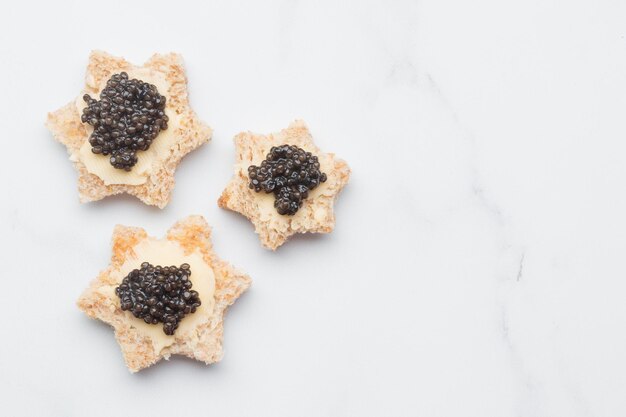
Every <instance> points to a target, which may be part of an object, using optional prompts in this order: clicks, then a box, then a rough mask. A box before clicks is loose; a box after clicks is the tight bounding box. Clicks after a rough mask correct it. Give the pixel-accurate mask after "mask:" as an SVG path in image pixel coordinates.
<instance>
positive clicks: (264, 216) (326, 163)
mask: <svg viewBox="0 0 626 417" xmlns="http://www.w3.org/2000/svg"><path fill="white" fill-rule="evenodd" d="M279 144H282V143H279ZM279 144H276V143H273V141H272V143H268V144H267V146H266V147H265V148H264V149H263V151H262V152H261V153H260V155H259V156H256V155H255V157H254V158H253V160H252V161H243V162H240V163H239V164H238V167H237V169H238V170H239V171H240V173H241V174H242V175H243V176H244V177H245V178H246V181H248V167H249V166H250V165H260V164H261V162H262V161H263V159H265V155H267V153H268V152H269V151H270V148H271V147H272V146H277V145H279ZM297 146H299V147H300V148H302V149H304V150H305V151H308V152H311V153H312V154H313V155H317V156H318V158H319V163H320V170H321V171H322V172H325V173H326V175H328V179H329V180H328V181H326V182H323V183H320V185H319V186H317V187H316V188H315V189H314V190H312V191H310V192H309V196H308V198H307V199H306V200H304V205H303V206H302V208H300V210H298V212H297V213H296V214H294V215H293V216H283V215H280V214H278V212H277V211H276V208H275V207H274V200H275V199H274V194H271V193H270V194H267V193H265V192H259V193H254V194H255V196H254V197H255V199H256V202H257V207H258V210H259V217H260V219H261V220H262V221H267V222H269V223H270V225H272V226H274V227H276V226H279V225H283V227H282V228H284V227H285V226H286V225H288V224H291V225H292V227H294V228H297V227H298V225H299V224H300V222H301V221H302V220H303V218H305V217H306V216H307V215H309V208H308V205H307V201H313V200H314V199H315V198H317V197H318V196H320V195H331V192H330V191H329V189H328V188H329V183H330V182H331V175H332V171H333V160H332V157H330V156H329V155H326V154H323V153H320V152H319V151H317V150H315V149H314V147H312V146H310V145H308V144H298V145H297ZM324 214H325V212H324V211H323V210H320V209H318V210H316V211H315V212H314V213H313V217H314V218H315V219H316V220H317V221H322V220H323V217H324Z"/></svg>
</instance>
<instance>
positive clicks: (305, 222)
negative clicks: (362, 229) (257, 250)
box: [217, 120, 351, 250]
mask: <svg viewBox="0 0 626 417" xmlns="http://www.w3.org/2000/svg"><path fill="white" fill-rule="evenodd" d="M234 142H235V147H236V167H237V165H239V164H243V165H246V166H248V165H250V164H251V163H252V161H254V160H257V161H258V160H262V159H264V157H265V153H266V152H267V150H269V148H270V147H271V146H277V145H281V144H284V143H289V144H291V145H296V146H299V147H301V148H304V149H306V150H309V151H311V152H313V153H314V154H316V155H318V156H319V157H320V159H321V158H327V161H328V164H329V166H330V170H329V171H328V172H326V174H327V176H328V180H327V182H326V184H325V187H326V188H325V192H324V193H323V194H319V195H317V196H316V197H315V198H312V199H307V200H305V202H304V204H303V206H302V208H301V209H300V210H299V212H298V213H297V214H296V216H294V217H293V218H286V217H283V218H282V219H286V220H284V221H280V222H275V221H271V220H269V221H268V220H267V219H262V216H261V212H260V210H259V207H258V204H257V199H256V196H255V194H256V193H255V192H254V191H253V190H251V189H250V188H249V187H248V178H247V176H246V174H245V173H244V172H243V171H242V170H239V169H236V170H235V176H234V177H233V179H232V180H231V181H230V182H229V183H228V185H227V186H226V188H225V189H224V191H223V192H222V195H221V196H220V197H219V199H218V202H217V203H218V206H219V207H221V208H226V209H229V210H232V211H235V212H238V213H240V214H242V215H244V216H245V217H247V218H248V219H249V220H250V221H251V222H252V223H253V224H254V227H255V231H256V233H257V234H258V235H259V238H260V240H261V244H262V245H263V246H265V247H266V248H269V249H271V250H276V249H277V248H278V247H279V246H281V245H282V244H283V243H285V242H286V241H287V240H288V239H289V237H291V236H292V235H294V234H296V233H329V232H331V231H332V230H333V229H334V227H335V215H334V210H333V205H334V202H335V200H336V198H337V196H338V195H339V193H340V192H341V190H342V189H343V187H344V186H345V185H346V184H347V183H348V181H349V179H350V173H351V171H350V167H349V166H348V164H347V163H346V162H345V161H343V160H341V159H338V158H336V157H335V155H334V154H332V153H324V152H322V151H321V150H320V149H319V148H318V147H317V146H316V145H315V143H314V142H313V138H312V136H311V134H310V132H309V130H308V128H307V126H306V124H305V123H304V122H303V121H302V120H296V121H294V122H293V123H291V124H290V125H289V127H287V128H286V129H283V130H281V131H280V132H278V133H274V134H269V135H259V134H254V133H251V132H243V133H240V134H238V135H237V136H235V138H234ZM273 215H274V216H275V219H277V218H280V215H279V214H278V213H274V214H273Z"/></svg>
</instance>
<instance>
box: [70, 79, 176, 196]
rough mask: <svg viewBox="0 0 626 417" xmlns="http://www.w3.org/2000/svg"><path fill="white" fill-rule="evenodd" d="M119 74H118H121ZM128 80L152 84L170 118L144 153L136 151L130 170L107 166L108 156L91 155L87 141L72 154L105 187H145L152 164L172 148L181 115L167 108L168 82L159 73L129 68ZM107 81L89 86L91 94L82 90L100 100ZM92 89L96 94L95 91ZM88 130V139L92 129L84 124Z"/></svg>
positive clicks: (79, 105) (79, 103) (81, 106)
mask: <svg viewBox="0 0 626 417" xmlns="http://www.w3.org/2000/svg"><path fill="white" fill-rule="evenodd" d="M120 72H121V71H120ZM125 72H126V73H128V77H129V78H137V79H140V80H142V81H144V82H146V83H150V84H154V85H155V86H156V87H157V89H158V90H159V93H160V94H162V95H164V96H165V97H166V105H165V114H166V115H167V117H168V118H169V122H168V128H167V129H166V130H163V131H161V132H159V134H158V136H157V137H156V139H155V140H154V141H153V142H152V144H151V145H150V148H149V149H148V150H146V151H139V152H137V158H138V162H137V164H136V165H135V166H134V167H133V168H132V170H130V171H124V170H123V169H117V168H114V167H113V166H112V165H111V164H110V163H109V158H110V155H98V154H95V153H93V152H91V144H90V143H89V140H88V139H86V140H85V142H84V143H83V145H82V146H81V147H80V150H79V151H78V155H73V156H72V157H71V159H72V160H76V159H78V160H80V161H81V162H82V163H83V164H85V167H86V168H87V171H89V172H90V173H91V174H94V175H97V176H98V177H99V178H100V179H101V180H102V181H103V182H104V183H105V184H106V185H112V184H125V185H141V184H145V183H146V182H147V181H148V178H149V177H150V174H151V173H152V170H153V169H154V166H155V165H156V164H155V163H157V162H160V161H162V160H164V159H166V158H167V157H168V156H169V154H170V152H171V149H172V147H173V146H174V145H175V142H176V138H175V131H176V130H177V129H178V127H179V126H180V116H179V115H178V114H177V113H176V112H175V111H174V109H172V108H171V107H170V105H171V102H170V99H169V96H168V93H169V87H170V85H169V83H168V82H167V80H166V79H165V75H164V74H163V73H161V72H158V71H155V70H153V69H150V68H135V67H132V68H129V69H127V70H126V71H125ZM107 81H108V80H106V79H105V80H102V83H101V85H99V86H92V87H93V88H92V89H90V90H91V91H85V92H83V94H84V93H87V94H89V95H90V96H91V97H92V98H94V99H99V97H100V92H101V91H102V89H104V87H105V86H106V82H107ZM94 90H95V91H94ZM83 94H81V95H80V97H78V99H77V100H76V108H77V110H78V114H79V115H81V114H82V113H83V109H84V108H85V107H87V103H85V101H84V100H83ZM83 125H84V126H85V129H86V130H87V135H88V136H87V137H89V136H90V135H91V133H92V132H93V127H92V126H90V125H89V124H87V123H85V124H83Z"/></svg>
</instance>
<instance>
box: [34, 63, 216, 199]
mask: <svg viewBox="0 0 626 417" xmlns="http://www.w3.org/2000/svg"><path fill="white" fill-rule="evenodd" d="M130 68H133V65H132V64H131V63H129V62H128V61H126V60H125V59H124V58H118V57H114V56H112V55H109V54H107V53H106V52H102V51H94V52H92V53H91V55H90V56H89V64H88V66H87V74H86V76H85V84H86V87H85V91H87V92H91V93H95V92H97V86H99V85H101V84H102V82H103V81H104V80H107V79H109V78H110V77H111V75H113V74H115V73H118V72H120V71H128V70H129V69H130ZM143 68H150V69H153V70H155V71H158V72H161V73H162V74H164V76H165V79H166V80H167V82H168V84H169V86H170V88H169V91H167V92H161V94H164V95H165V96H166V97H167V103H168V104H167V106H168V107H169V108H171V109H172V110H173V111H175V112H176V113H177V114H179V115H180V116H181V117H180V126H178V128H177V129H176V132H175V135H176V141H175V143H174V144H173V146H172V148H171V149H170V155H169V156H168V158H166V159H165V160H163V161H161V163H160V164H159V165H158V166H153V168H152V171H151V173H150V176H149V178H148V180H147V182H146V183H144V184H140V185H125V184H111V185H106V184H105V183H104V182H103V181H102V180H101V179H100V178H99V177H98V176H97V175H94V174H91V173H89V172H88V171H87V168H86V167H85V164H83V163H82V162H81V161H80V159H79V158H77V157H75V156H76V155H77V154H78V151H79V150H80V147H81V146H82V145H83V143H84V142H85V141H87V140H88V139H89V137H88V136H89V135H88V133H87V130H86V129H85V126H84V125H83V123H81V120H80V114H79V113H78V109H77V108H76V105H75V100H74V101H72V102H71V103H69V104H67V105H66V106H64V107H62V108H60V109H59V110H57V111H55V112H53V113H49V114H48V119H47V122H46V127H47V128H48V129H49V130H50V131H51V132H52V134H53V136H54V138H55V139H56V140H57V141H59V142H61V143H62V144H64V145H65V146H66V147H67V151H68V153H69V154H70V155H71V156H72V158H71V159H72V160H74V165H75V166H76V169H77V170H78V174H79V177H78V191H79V195H80V201H81V202H82V203H85V202H89V201H96V200H100V199H102V198H104V197H107V196H110V195H115V194H121V193H127V194H130V195H133V196H135V197H137V198H138V199H140V200H141V201H143V202H144V203H146V204H150V205H154V206H157V207H159V208H163V207H165V206H166V205H167V203H168V202H169V199H170V195H171V193H172V190H173V188H174V171H175V170H176V166H177V165H178V163H179V162H180V160H181V159H182V158H183V156H185V155H186V154H187V153H189V152H191V151H192V150H194V149H196V148H197V147H199V146H200V145H202V144H203V143H206V142H208V141H209V140H210V138H211V134H212V130H211V128H210V127H209V126H207V125H206V124H204V123H202V122H201V121H200V120H199V119H198V117H197V116H196V114H195V112H194V111H193V110H192V109H191V107H190V106H189V99H188V94H187V78H186V76H185V70H184V67H183V61H182V57H181V56H180V55H178V54H175V53H169V54H165V55H160V54H155V55H153V56H152V57H151V58H150V59H149V60H148V61H147V62H146V63H145V64H144V65H143ZM157 140H158V138H157Z"/></svg>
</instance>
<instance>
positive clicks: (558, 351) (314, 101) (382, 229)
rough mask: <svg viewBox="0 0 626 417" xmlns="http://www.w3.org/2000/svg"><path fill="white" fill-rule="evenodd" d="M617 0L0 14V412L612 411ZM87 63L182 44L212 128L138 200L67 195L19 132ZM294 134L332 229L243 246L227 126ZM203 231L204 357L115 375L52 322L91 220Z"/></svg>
mask: <svg viewBox="0 0 626 417" xmlns="http://www.w3.org/2000/svg"><path fill="white" fill-rule="evenodd" d="M625 35H626V3H625V2H624V1H621V0H587V1H583V0H569V1H546V0H525V1H502V0H475V1H465V0H456V1H453V0H447V1H446V0H423V1H380V2H371V1H354V2H341V1H335V0H329V1H324V2H305V1H281V2H253V1H249V2H243V1H204V2H194V3H191V2H186V1H180V0H178V1H170V2H165V1H154V0H151V1H142V2H132V4H131V2H130V1H106V2H102V1H101V2H93V3H88V2H83V1H54V2H52V1H51V2H41V3H37V4H35V3H32V4H31V3H28V2H20V1H13V2H8V3H7V2H5V4H4V5H3V6H2V8H1V10H0V56H1V61H0V126H1V129H2V130H1V132H2V139H1V144H2V148H1V153H0V155H1V156H0V181H1V182H0V186H1V190H2V197H0V198H1V204H0V249H1V252H0V253H1V254H2V255H1V256H2V257H1V261H2V264H1V265H2V266H1V268H0V338H1V343H0V415H1V416H76V417H83V416H115V415H143V416H155V417H156V416H165V415H184V414H187V415H198V416H224V417H226V416H255V417H261V416H272V417H275V416H481V417H483V416H498V417H501V416H502V417H508V416H511V417H514V416H517V417H519V416H524V417H527V416H567V417H577V416H623V415H626V395H624V387H625V386H626V385H625V384H626V358H625V355H626V302H625V301H626V294H625V290H626V284H625V280H626V276H625V273H624V259H625V251H626V217H625V215H626V193H625V187H624V182H625V180H626V165H625V164H624V162H625V158H626V145H625V143H626V122H625V118H624V112H625V111H626V81H625V79H626V37H625ZM91 49H103V50H106V51H108V52H110V53H112V54H115V55H121V56H124V57H126V58H127V59H129V60H130V61H132V62H134V63H137V64H140V63H142V62H143V61H144V60H146V59H148V58H149V56H150V55H151V54H152V53H154V52H168V51H177V52H180V53H182V55H183V57H184V59H185V63H186V67H187V72H188V77H189V87H190V94H191V103H192V106H193V107H194V109H195V110H196V111H197V112H198V114H199V115H200V117H201V118H202V119H203V120H204V121H206V122H207V123H209V124H210V125H211V126H212V127H213V128H214V129H215V133H214V136H213V140H212V141H211V142H210V143H209V144H208V145H205V146H203V147H202V148H201V149H199V150H197V151H196V152H194V153H192V154H190V155H189V156H188V157H187V158H186V159H185V160H184V161H183V162H182V163H181V165H180V166H179V169H178V171H177V174H176V181H177V186H176V189H175V191H174V194H173V197H172V201H171V203H170V205H169V206H168V207H167V208H166V209H165V210H163V211H161V210H158V209H155V208H151V207H147V206H145V205H143V204H141V203H140V202H139V201H138V200H135V199H133V198H130V197H116V198H108V199H106V200H104V201H101V202H98V203H92V204H86V205H81V204H79V203H78V194H77V190H76V179H77V175H76V172H75V170H74V168H73V167H72V164H71V163H70V162H69V161H68V159H67V154H66V151H65V149H64V147H63V146H61V145H59V144H58V143H56V142H54V141H53V139H52V137H51V135H50V134H49V133H48V132H47V131H46V130H45V128H44V126H43V124H44V121H45V118H46V113H47V112H48V111H52V110H55V109H57V108H59V107H61V106H62V105H64V104H66V103H67V102H69V101H70V100H72V99H73V98H75V97H76V95H77V94H78V93H79V91H80V89H81V87H82V85H83V77H84V71H85V66H86V63H87V57H88V54H89V52H90V50H91ZM295 118H302V119H304V120H305V121H306V122H307V123H308V124H309V126H310V128H311V130H312V133H313V135H314V137H315V139H316V141H317V143H318V145H319V146H320V147H322V149H324V150H325V151H330V152H335V153H337V155H338V156H340V157H342V158H344V159H346V160H347V161H348V162H349V163H350V165H351V167H352V169H353V176H352V179H351V182H350V184H349V185H348V186H347V187H346V189H345V190H344V192H343V193H342V194H341V195H340V197H339V200H338V203H337V205H336V215H337V227H336V230H335V232H334V233H332V234H330V235H324V236H309V237H301V238H295V239H293V240H292V241H290V242H288V243H287V244H286V245H284V246H283V247H281V248H280V249H279V250H278V251H277V252H276V253H272V252H270V251H267V250H265V249H263V248H261V246H260V244H259V241H258V239H257V237H256V235H255V234H254V232H253V228H252V226H251V224H250V223H249V222H247V221H246V220H245V219H244V218H243V217H241V216H239V215H236V214H234V213H230V212H226V211H223V210H221V209H219V208H218V207H217V206H216V200H217V198H218V196H219V194H220V192H221V190H222V188H223V187H224V186H225V185H226V183H227V181H228V179H229V178H230V176H231V175H232V164H233V162H234V147H233V145H232V137H233V136H234V135H235V134H236V133H238V132H240V131H242V130H251V131H254V132H259V133H267V132H271V131H277V130H279V129H281V128H283V127H286V126H287V125H288V124H289V122H291V121H292V120H293V119H295ZM189 214H202V215H204V216H205V217H206V218H207V220H208V221H209V223H210V224H211V225H212V226H213V229H214V243H215V248H216V250H217V252H218V254H219V255H220V256H222V257H223V258H224V259H226V260H228V261H230V262H232V263H233V264H234V265H236V266H237V267H239V268H241V269H242V270H244V271H246V272H248V273H249V274H250V275H251V276H252V278H253V280H254V283H253V287H252V288H251V289H250V291H249V292H247V293H246V294H245V295H244V296H243V297H242V298H241V299H239V300H238V301H237V303H236V304H235V305H234V306H233V307H232V308H231V310H230V311H229V313H228V314H227V317H226V323H225V341H224V343H225V357H224V359H223V361H222V362H220V363H219V364H215V365H212V366H209V367H205V366H204V365H202V364H200V363H198V362H193V361H191V360H187V359H181V358H174V359H172V360H171V361H169V362H161V363H159V364H158V365H156V366H153V367H152V368H149V369H147V370H145V371H142V372H140V373H139V374H135V375H131V374H130V373H129V372H128V371H127V370H126V368H125V367H124V364H123V361H122V357H121V353H120V350H119V348H118V346H117V344H116V342H115V340H114V338H113V332H112V331H111V329H110V328H109V327H107V326H106V325H104V324H101V323H98V322H95V321H91V320H89V319H88V318H87V317H86V316H84V315H83V314H82V313H81V312H80V311H79V310H78V309H77V308H76V306H75V301H76V299H77V298H78V296H79V294H80V293H81V292H82V290H83V289H84V288H85V287H86V286H87V285H88V283H89V281H90V280H92V279H93V278H94V277H95V276H96V275H97V274H98V272H99V271H100V270H102V269H103V268H105V267H106V265H107V263H108V259H109V256H110V247H109V242H110V236H111V231H112V229H113V226H114V225H115V224H116V223H121V224H126V225H134V226H142V227H145V228H146V229H147V230H148V231H149V232H150V233H151V234H152V235H155V236H160V235H162V234H163V233H164V232H165V231H166V230H167V228H168V227H169V226H170V225H171V224H172V223H174V222H175V221H176V220H178V219H180V218H182V217H184V216H186V215H189Z"/></svg>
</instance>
